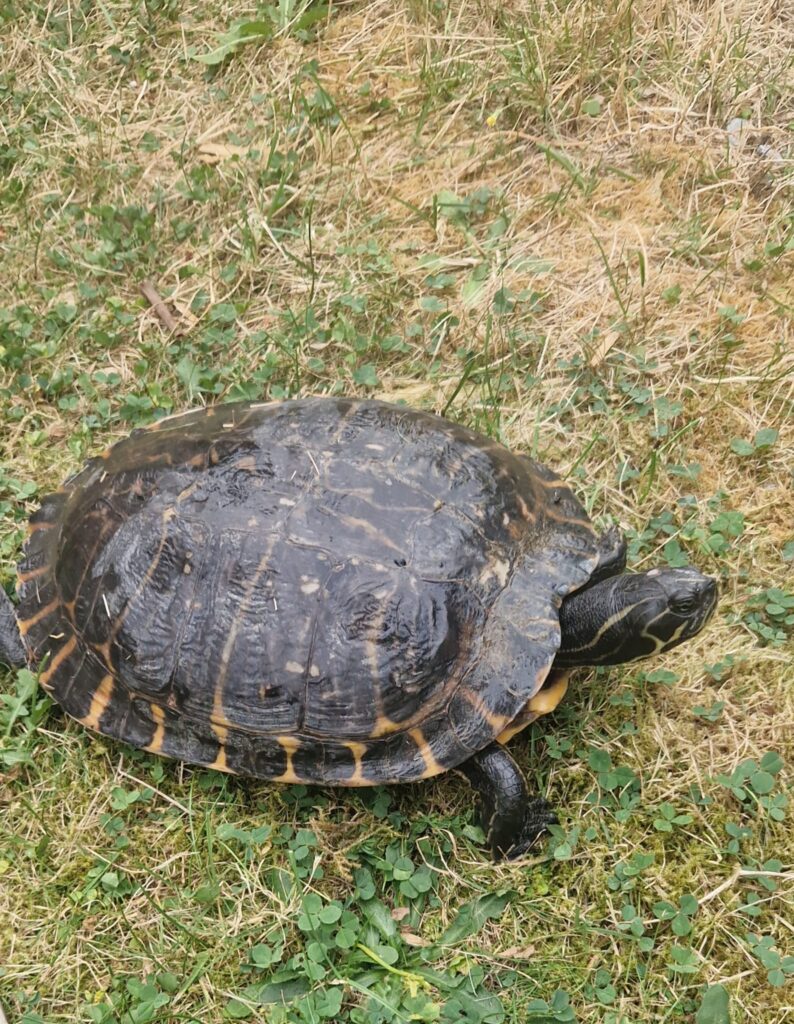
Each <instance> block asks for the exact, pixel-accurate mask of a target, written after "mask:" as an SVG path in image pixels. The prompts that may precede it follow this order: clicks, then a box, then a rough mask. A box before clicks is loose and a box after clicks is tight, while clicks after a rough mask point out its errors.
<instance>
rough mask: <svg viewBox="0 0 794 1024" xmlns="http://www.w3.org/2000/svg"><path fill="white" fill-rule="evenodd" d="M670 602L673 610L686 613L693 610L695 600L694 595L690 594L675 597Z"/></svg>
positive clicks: (695, 603)
mask: <svg viewBox="0 0 794 1024" xmlns="http://www.w3.org/2000/svg"><path fill="white" fill-rule="evenodd" d="M670 604H671V605H672V609H673V611H674V612H679V613H680V614H681V615H688V614H689V613H690V612H693V611H694V610H695V606H696V605H697V601H696V599H695V598H694V596H693V595H691V594H690V595H689V596H688V597H676V598H674V599H673V600H672V601H671V602H670Z"/></svg>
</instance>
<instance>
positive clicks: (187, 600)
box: [19, 399, 597, 785]
mask: <svg viewBox="0 0 794 1024" xmlns="http://www.w3.org/2000/svg"><path fill="white" fill-rule="evenodd" d="M596 559H597V550H596V543H595V536H594V533H593V529H592V527H591V525H590V523H589V520H588V518H587V515H586V513H585V512H584V510H583V509H582V507H581V505H580V504H579V502H578V501H577V500H576V498H575V497H574V496H573V495H572V493H571V492H570V490H569V489H568V488H567V487H566V486H565V485H564V484H563V483H562V482H561V481H560V480H559V479H558V478H557V477H555V476H554V474H552V473H551V472H550V471H548V470H546V469H545V468H544V467H541V466H539V465H537V464H536V463H534V462H532V461H531V460H529V459H527V458H526V457H524V456H516V455H513V454H511V453H510V452H509V451H507V450H506V449H505V448H503V447H502V446H500V445H498V444H497V443H496V442H494V441H492V440H490V439H488V438H486V437H482V436H481V435H478V434H475V433H473V432H472V431H469V430H467V429H466V428H464V427H460V426H458V425H456V424H453V423H450V422H448V421H446V420H442V419H439V418H438V417H435V416H431V415H429V414H426V413H421V412H416V411H413V410H410V409H404V408H401V407H398V406H391V405H387V404H385V403H381V402H373V401H359V400H353V399H343V400H335V399H306V400H298V401H293V402H283V403H272V404H257V403H240V404H236V405H222V406H216V407H214V408H211V409H206V410H197V411H193V412H190V413H186V414H183V415H181V416H176V417H172V418H169V419H167V420H162V421H159V422H158V423H156V424H154V425H153V426H152V427H151V428H148V429H145V430H143V431H136V432H134V434H133V435H131V436H130V437H129V438H126V439H125V440H123V441H120V442H119V443H118V444H116V445H114V446H113V447H112V448H111V449H109V450H108V451H107V452H105V453H104V454H103V455H102V456H100V457H99V458H96V459H93V460H91V461H90V462H89V463H88V464H87V466H86V468H85V469H84V470H83V471H82V472H81V473H79V474H77V475H76V476H74V477H73V478H71V479H70V480H69V481H67V483H66V484H65V485H64V487H63V488H61V489H60V491H58V492H57V493H56V494H55V495H52V496H50V497H49V498H46V499H45V500H44V502H43V504H42V507H41V509H40V511H39V512H38V513H37V514H36V515H34V516H33V518H32V520H31V533H30V537H29V540H28V543H27V545H26V549H25V556H24V560H23V562H22V563H21V565H20V567H19V579H20V619H21V622H22V631H23V634H24V640H25V643H26V645H27V647H28V651H29V654H30V658H31V661H32V662H33V663H37V664H40V665H41V666H42V675H41V679H42V683H43V684H44V685H45V687H46V688H47V689H48V690H49V691H50V692H52V694H53V695H54V697H55V698H56V699H57V700H58V701H59V702H60V703H61V704H62V705H63V706H64V708H65V710H66V711H67V712H68V713H69V714H70V715H72V716H73V717H75V718H77V719H78V720H79V721H81V722H83V723H84V724H85V725H87V726H88V727H90V728H92V729H95V730H97V731H99V732H102V733H104V734H106V735H109V736H113V737H116V738H119V739H122V740H126V741H128V742H130V743H132V744H133V745H135V746H139V747H143V748H144V749H148V750H152V751H154V752H157V753H162V754H166V755H169V756H172V757H176V758H179V759H181V760H185V761H189V762H193V763H198V764H205V765H210V766H212V767H215V768H218V769H221V770H226V771H234V772H239V773H240V774H245V775H252V776H256V777H261V778H267V779H275V780H281V781H285V782H290V781H298V780H300V781H306V782H332V783H337V784H340V785H373V784H377V783H382V782H394V781H410V780H413V779H418V778H423V777H427V776H428V775H433V774H436V773H437V772H439V771H443V770H445V769H447V768H450V767H454V765H456V764H459V763H460V762H461V761H462V760H464V759H465V758H466V757H467V756H469V755H470V754H471V753H472V752H473V751H476V750H478V749H481V748H482V747H484V746H485V745H487V744H488V743H490V742H491V741H492V740H493V739H494V738H495V737H496V736H498V735H499V734H500V733H501V732H502V731H503V730H504V728H505V727H506V725H507V724H509V722H511V721H512V720H513V719H514V718H515V717H516V716H517V715H519V714H520V712H521V711H522V709H523V708H524V706H525V705H526V703H527V700H528V699H529V698H530V697H531V696H532V694H533V693H535V692H536V691H537V690H538V689H539V688H540V686H541V685H542V683H543V680H544V679H545V677H546V674H547V672H548V670H549V667H550V665H551V663H552V661H553V659H554V655H555V653H556V651H557V648H558V646H559V623H558V616H557V609H558V608H559V605H560V602H561V600H562V598H563V597H564V595H565V594H566V593H568V592H569V591H570V590H572V589H575V588H576V587H578V586H581V585H582V583H583V582H585V581H586V580H587V578H588V577H589V575H590V572H591V571H592V569H593V567H594V565H595V563H596Z"/></svg>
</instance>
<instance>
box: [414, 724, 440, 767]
mask: <svg viewBox="0 0 794 1024" xmlns="http://www.w3.org/2000/svg"><path fill="white" fill-rule="evenodd" d="M408 735H409V736H410V737H411V739H412V740H413V741H414V743H415V744H416V745H417V747H418V748H419V756H420V757H421V758H422V760H423V761H424V763H425V770H424V772H423V773H422V778H423V779H429V778H430V777H431V776H432V775H440V774H441V773H442V772H444V771H446V768H444V767H443V766H442V765H440V764H439V763H438V761H436V758H435V755H434V753H433V751H432V750H431V749H430V744H429V743H428V742H427V740H426V739H425V734H424V733H423V732H422V730H421V729H420V728H419V727H418V726H417V727H416V728H415V729H409V730H408Z"/></svg>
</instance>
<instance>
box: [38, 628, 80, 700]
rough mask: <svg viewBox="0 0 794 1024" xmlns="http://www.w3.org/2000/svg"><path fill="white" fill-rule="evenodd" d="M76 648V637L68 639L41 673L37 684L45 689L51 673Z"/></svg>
mask: <svg viewBox="0 0 794 1024" xmlns="http://www.w3.org/2000/svg"><path fill="white" fill-rule="evenodd" d="M76 646H77V637H75V636H72V637H70V638H69V640H68V641H67V642H66V643H65V644H64V646H63V647H62V648H61V649H60V651H58V653H57V654H56V655H55V657H54V658H53V659H52V661H51V662H50V664H49V667H48V668H47V670H46V671H45V672H42V674H41V675H40V676H39V682H40V683H41V685H42V686H43V687H44V688H45V689H46V688H47V686H48V685H49V682H50V679H52V676H53V673H54V672H56V671H57V669H58V668H59V667H60V665H61V664H62V663H63V662H64V661H66V659H67V658H68V657H69V656H70V655H71V653H72V651H73V650H74V649H75V647H76Z"/></svg>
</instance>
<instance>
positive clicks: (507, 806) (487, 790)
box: [457, 743, 557, 860]
mask: <svg viewBox="0 0 794 1024" xmlns="http://www.w3.org/2000/svg"><path fill="white" fill-rule="evenodd" d="M457 770H458V771H459V772H461V773H462V774H463V775H465V776H466V778H467V779H468V780H469V782H470V783H471V785H472V787H473V789H474V790H475V791H476V793H477V797H478V801H477V803H478V808H477V810H478V814H479V818H480V824H481V825H482V828H483V830H484V832H485V836H486V842H487V843H488V846H489V847H490V849H491V855H492V856H493V858H494V860H502V859H503V858H505V857H506V858H507V859H508V860H514V859H515V858H516V857H520V856H521V855H522V854H524V853H526V851H527V850H528V849H529V848H530V846H532V844H533V843H534V842H535V841H536V840H537V839H538V838H539V837H540V836H541V835H543V833H544V832H545V831H546V829H547V828H548V826H549V825H555V824H556V823H557V816H556V815H555V814H554V812H553V811H552V810H551V807H550V806H549V804H548V803H546V801H545V800H543V799H542V798H536V799H531V798H530V796H529V793H528V792H527V784H526V781H525V779H524V776H523V775H522V773H521V769H520V768H519V767H518V765H517V764H516V763H515V761H514V760H513V758H512V757H511V756H510V754H508V752H507V751H506V750H505V748H504V747H503V746H502V745H501V744H499V743H491V744H490V746H488V747H485V749H484V750H481V751H479V752H478V753H477V754H474V755H473V756H472V757H470V758H469V760H468V761H464V763H463V764H461V765H458V769H457Z"/></svg>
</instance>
